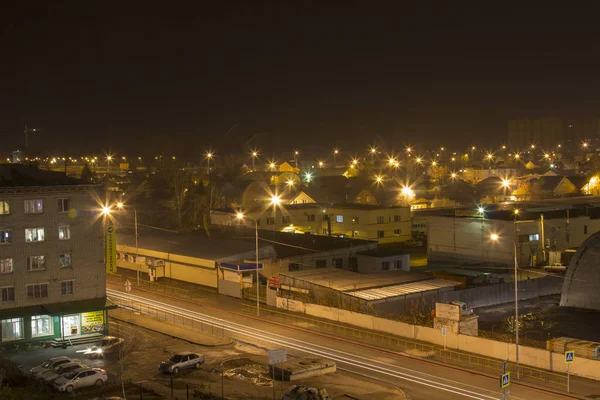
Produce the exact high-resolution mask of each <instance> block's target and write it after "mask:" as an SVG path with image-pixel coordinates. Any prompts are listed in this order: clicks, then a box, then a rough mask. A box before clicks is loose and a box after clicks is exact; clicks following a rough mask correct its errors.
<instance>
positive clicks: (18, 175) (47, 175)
mask: <svg viewBox="0 0 600 400" xmlns="http://www.w3.org/2000/svg"><path fill="white" fill-rule="evenodd" d="M77 184H78V181H77V179H74V178H70V177H68V176H66V175H65V174H64V173H63V172H55V171H46V170H43V169H39V168H37V167H35V166H31V165H26V164H0V188H3V187H26V186H67V185H69V186H70V185H77Z"/></svg>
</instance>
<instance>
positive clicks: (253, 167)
mask: <svg viewBox="0 0 600 400" xmlns="http://www.w3.org/2000/svg"><path fill="white" fill-rule="evenodd" d="M251 156H252V171H256V167H255V166H254V163H255V161H256V158H257V157H258V151H256V150H253V151H252V153H251Z"/></svg>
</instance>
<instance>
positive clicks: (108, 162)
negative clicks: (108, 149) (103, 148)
mask: <svg viewBox="0 0 600 400" xmlns="http://www.w3.org/2000/svg"><path fill="white" fill-rule="evenodd" d="M111 161H112V156H110V155H109V156H106V164H107V169H108V173H109V174H110V162H111Z"/></svg>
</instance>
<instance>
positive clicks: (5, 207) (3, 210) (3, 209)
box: [0, 200, 10, 215]
mask: <svg viewBox="0 0 600 400" xmlns="http://www.w3.org/2000/svg"><path fill="white" fill-rule="evenodd" d="M8 214H10V204H9V203H8V201H4V200H2V201H0V215H8Z"/></svg>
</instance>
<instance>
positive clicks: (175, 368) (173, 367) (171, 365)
mask: <svg viewBox="0 0 600 400" xmlns="http://www.w3.org/2000/svg"><path fill="white" fill-rule="evenodd" d="M203 363H204V356H201V355H198V354H196V353H190V352H183V353H177V354H174V355H173V356H171V358H169V359H168V360H167V361H163V362H161V363H160V365H159V366H158V370H159V371H161V372H164V373H169V374H175V375H177V374H178V373H179V371H180V370H182V369H188V368H200V366H201V365H202V364H203Z"/></svg>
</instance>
